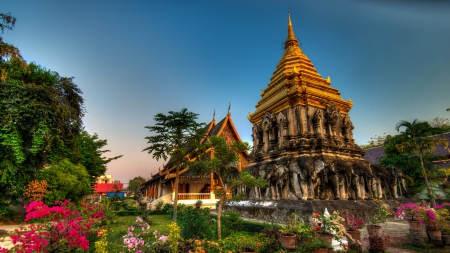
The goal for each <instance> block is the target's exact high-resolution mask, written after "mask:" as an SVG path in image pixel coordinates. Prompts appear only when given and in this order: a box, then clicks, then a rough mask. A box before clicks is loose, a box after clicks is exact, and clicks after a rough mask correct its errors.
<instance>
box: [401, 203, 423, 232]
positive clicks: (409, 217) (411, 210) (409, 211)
mask: <svg viewBox="0 0 450 253" xmlns="http://www.w3.org/2000/svg"><path fill="white" fill-rule="evenodd" d="M421 209H422V207H421V206H419V205H417V204H415V203H406V204H402V205H400V206H399V207H398V210H397V212H396V213H395V215H394V216H395V218H401V219H404V220H406V221H408V223H409V228H410V229H411V230H421V229H422V220H421V217H420V216H421V212H422V210H421Z"/></svg>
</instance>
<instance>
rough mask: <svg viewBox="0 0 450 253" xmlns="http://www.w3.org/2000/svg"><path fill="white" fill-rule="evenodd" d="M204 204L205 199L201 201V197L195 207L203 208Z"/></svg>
mask: <svg viewBox="0 0 450 253" xmlns="http://www.w3.org/2000/svg"><path fill="white" fill-rule="evenodd" d="M202 204H203V201H201V200H200V199H199V200H197V201H195V208H201V207H202Z"/></svg>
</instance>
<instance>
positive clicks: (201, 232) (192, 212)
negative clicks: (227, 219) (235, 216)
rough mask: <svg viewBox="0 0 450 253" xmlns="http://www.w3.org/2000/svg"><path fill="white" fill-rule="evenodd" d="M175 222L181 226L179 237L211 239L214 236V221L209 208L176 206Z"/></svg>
mask: <svg viewBox="0 0 450 253" xmlns="http://www.w3.org/2000/svg"><path fill="white" fill-rule="evenodd" d="M177 223H178V225H179V226H180V228H181V233H180V234H181V237H183V238H185V239H191V238H195V239H206V238H208V239H211V238H213V237H214V234H215V233H214V228H215V226H214V223H213V220H212V219H211V215H210V214H209V209H196V208H193V207H192V206H188V207H186V206H183V205H180V206H179V207H178V216H177Z"/></svg>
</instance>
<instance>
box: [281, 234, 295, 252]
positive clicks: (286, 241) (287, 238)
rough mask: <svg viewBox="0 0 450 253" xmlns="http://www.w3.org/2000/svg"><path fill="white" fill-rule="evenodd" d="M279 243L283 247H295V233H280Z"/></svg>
mask: <svg viewBox="0 0 450 253" xmlns="http://www.w3.org/2000/svg"><path fill="white" fill-rule="evenodd" d="M280 241H281V244H282V245H283V248H285V249H288V250H289V249H295V244H296V242H297V235H296V234H294V233H286V234H281V236H280Z"/></svg>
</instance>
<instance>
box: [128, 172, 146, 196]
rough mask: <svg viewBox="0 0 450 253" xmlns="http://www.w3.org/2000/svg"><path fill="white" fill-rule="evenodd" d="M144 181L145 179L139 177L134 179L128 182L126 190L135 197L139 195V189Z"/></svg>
mask: <svg viewBox="0 0 450 253" xmlns="http://www.w3.org/2000/svg"><path fill="white" fill-rule="evenodd" d="M145 181H146V180H145V178H143V177H141V176H138V177H135V178H133V179H131V180H130V181H129V182H128V188H127V190H128V191H131V192H133V193H134V196H137V195H138V193H139V188H140V187H141V185H142V184H143V183H145Z"/></svg>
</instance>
